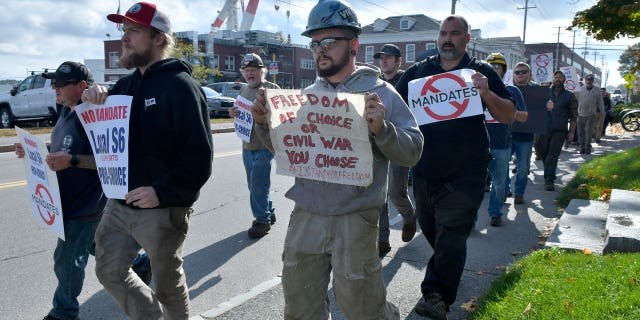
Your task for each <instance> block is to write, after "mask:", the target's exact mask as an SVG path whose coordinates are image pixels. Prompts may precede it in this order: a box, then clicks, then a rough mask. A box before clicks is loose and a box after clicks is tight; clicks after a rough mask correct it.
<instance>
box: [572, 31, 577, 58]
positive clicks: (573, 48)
mask: <svg viewBox="0 0 640 320" xmlns="http://www.w3.org/2000/svg"><path fill="white" fill-rule="evenodd" d="M576 31H578V30H575V29H573V44H572V45H571V65H572V66H573V53H574V52H575V50H576Z"/></svg>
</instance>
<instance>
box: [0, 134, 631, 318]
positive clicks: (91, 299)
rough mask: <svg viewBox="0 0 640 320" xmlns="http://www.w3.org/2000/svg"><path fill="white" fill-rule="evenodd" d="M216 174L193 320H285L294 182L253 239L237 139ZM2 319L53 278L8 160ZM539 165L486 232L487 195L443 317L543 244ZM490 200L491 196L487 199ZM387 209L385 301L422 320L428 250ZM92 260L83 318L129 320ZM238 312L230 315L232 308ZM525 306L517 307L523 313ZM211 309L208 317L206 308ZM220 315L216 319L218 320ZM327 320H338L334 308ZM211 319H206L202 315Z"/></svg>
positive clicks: (37, 297)
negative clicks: (284, 258) (285, 258)
mask: <svg viewBox="0 0 640 320" xmlns="http://www.w3.org/2000/svg"><path fill="white" fill-rule="evenodd" d="M213 138H214V145H215V154H216V155H215V157H214V159H213V168H214V176H213V177H212V178H211V179H210V180H209V181H208V182H207V184H206V185H205V186H204V188H203V189H202V192H201V197H200V199H199V200H198V201H197V202H196V204H195V205H194V209H195V212H194V214H193V216H192V218H191V223H190V230H189V234H188V237H187V240H186V245H185V271H186V274H187V283H188V285H189V288H190V296H191V306H192V313H191V316H192V319H201V318H200V317H199V315H207V316H210V318H213V319H236V320H244V319H282V311H283V308H284V302H283V299H282V288H281V286H280V285H279V284H278V283H279V277H278V276H279V274H280V272H281V267H282V263H281V252H282V246H283V239H284V235H285V231H286V226H287V224H288V216H289V213H290V212H291V210H292V208H293V203H292V202H291V201H289V200H287V199H285V198H284V193H285V192H286V190H287V189H288V188H289V187H290V185H291V184H292V182H293V179H292V178H290V177H283V176H278V175H275V173H274V174H273V175H272V198H273V200H274V202H275V205H276V208H277V211H276V214H277V217H278V221H277V223H276V224H275V225H274V226H273V228H272V231H271V233H270V234H269V235H267V236H266V237H265V238H263V239H260V240H250V239H249V238H248V237H247V235H246V230H247V228H248V227H249V226H250V224H251V220H252V216H251V213H250V210H249V201H248V191H247V189H246V183H245V174H244V168H243V165H242V158H241V153H240V152H241V150H240V141H239V140H238V139H237V138H235V136H234V134H233V133H223V134H215V135H213ZM603 141H604V142H603V143H602V144H601V145H594V154H593V156H596V155H599V154H603V153H609V152H617V151H618V150H620V149H623V148H628V147H631V146H638V136H613V137H610V136H608V137H605V138H604V139H603ZM575 151H576V150H575V149H574V148H573V147H571V148H570V149H568V150H565V152H563V154H562V156H561V160H560V165H559V168H558V177H559V181H558V183H559V184H564V183H566V182H568V181H569V179H570V178H571V177H572V176H573V173H574V172H575V170H576V169H577V168H578V166H579V165H580V164H582V163H583V162H584V161H585V160H588V159H589V158H591V157H593V156H580V155H578V154H576V152H575ZM0 168H2V169H1V170H0V219H2V221H3V223H1V224H0V237H1V239H2V240H1V241H2V243H3V244H4V246H2V247H1V248H0V274H1V275H2V277H1V278H0V287H1V288H3V290H2V293H0V319H38V318H41V317H43V316H44V315H45V314H46V313H47V311H48V310H49V308H50V305H51V297H52V293H53V291H54V289H55V284H56V280H55V277H54V275H53V272H52V265H53V262H52V256H53V249H54V247H55V243H56V238H55V236H54V235H53V234H52V233H50V232H48V231H47V230H44V229H43V228H42V227H41V226H40V225H38V223H37V222H36V220H35V219H34V218H33V217H32V214H31V211H30V207H29V204H28V202H27V192H26V185H25V184H24V182H21V181H23V180H24V168H23V167H22V163H21V162H20V161H19V160H17V159H16V158H15V156H14V154H13V153H0ZM542 173H543V172H542V164H541V162H540V161H532V167H531V175H530V176H529V177H530V182H529V186H528V188H527V192H526V194H525V201H526V203H525V204H524V205H518V206H514V205H513V199H512V198H509V199H508V200H507V203H505V208H504V209H503V212H506V216H505V217H506V219H505V223H504V225H503V226H502V227H499V228H494V227H489V226H488V220H489V219H488V217H487V209H486V205H487V203H486V202H487V199H486V198H487V197H485V200H484V202H483V204H482V207H481V208H480V211H479V220H478V223H477V227H476V230H475V231H473V233H472V234H471V236H470V238H469V241H468V259H467V263H466V266H465V270H464V273H463V275H462V281H461V284H460V290H459V294H458V299H457V301H456V303H455V304H454V305H452V308H451V312H450V314H449V319H466V318H467V312H466V311H465V309H464V308H463V307H464V306H466V305H468V302H470V301H473V300H474V299H476V298H477V297H479V296H480V295H481V294H482V292H483V291H484V290H486V289H487V288H488V287H489V286H490V283H491V281H493V280H494V279H495V278H497V277H498V276H499V275H500V274H501V273H502V272H503V271H502V270H503V269H504V267H505V266H507V265H508V264H509V263H511V262H513V261H514V260H516V259H518V258H519V257H521V256H522V255H524V254H526V253H528V252H530V251H531V250H535V249H537V248H539V242H540V241H541V238H540V236H541V235H544V234H545V233H547V232H549V228H550V227H551V226H553V225H554V224H555V221H556V219H557V212H556V206H555V204H554V199H555V196H556V195H557V191H554V192H548V191H544V190H543V179H542ZM487 195H488V193H487ZM395 215H396V212H395V210H392V223H393V222H398V224H396V225H394V226H392V232H391V245H392V247H393V248H392V251H391V252H390V253H389V254H388V255H387V256H386V257H385V258H384V259H383V268H384V269H383V274H384V277H385V281H386V283H387V290H388V299H389V300H390V301H391V302H393V303H394V304H396V305H397V306H398V307H399V309H400V315H401V318H402V319H423V318H421V317H419V316H417V315H416V314H415V313H413V312H412V308H413V306H414V305H415V303H416V302H417V301H418V300H419V299H420V290H419V285H420V282H421V281H422V278H423V275H424V270H425V267H426V262H427V259H428V257H430V255H431V253H432V251H431V249H430V248H429V246H428V245H427V243H426V241H425V239H424V237H423V236H422V235H417V236H416V237H415V238H414V239H413V240H412V241H411V242H410V243H408V244H405V243H403V242H402V241H401V240H400V233H401V230H400V227H401V226H400V225H401V223H399V222H400V219H399V218H398V217H396V216H395ZM94 266H95V265H94V261H93V259H90V263H89V266H88V268H87V270H88V273H87V277H86V281H85V286H84V290H83V292H82V294H81V296H80V303H81V314H80V317H81V318H82V319H109V320H111V319H115V320H118V319H125V317H124V315H123V314H122V313H121V312H120V311H119V308H118V307H117V305H116V304H115V303H114V301H113V300H112V299H111V297H110V296H109V294H108V293H107V292H105V291H104V290H103V289H102V286H101V285H100V284H99V283H98V281H97V280H96V278H95V275H94V274H93V271H92V270H93V268H94ZM234 307H235V308H234ZM524 307H525V306H523V309H524ZM212 309H213V310H212ZM219 311H220V312H222V313H221V314H219ZM332 312H333V319H334V320H336V319H343V316H342V315H341V313H340V312H339V310H338V309H337V308H336V304H335V303H332ZM207 318H209V317H207Z"/></svg>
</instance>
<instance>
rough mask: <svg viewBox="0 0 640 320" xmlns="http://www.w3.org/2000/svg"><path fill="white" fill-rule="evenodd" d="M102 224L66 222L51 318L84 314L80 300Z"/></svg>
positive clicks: (56, 264) (55, 264)
mask: <svg viewBox="0 0 640 320" xmlns="http://www.w3.org/2000/svg"><path fill="white" fill-rule="evenodd" d="M99 222H100V221H82V220H65V221H64V236H65V239H66V241H62V240H61V239H58V245H57V246H56V250H55V251H54V253H53V271H54V272H55V274H56V278H57V279H58V286H57V288H56V291H55V293H54V295H53V308H52V309H51V311H49V315H50V316H52V317H56V318H58V319H61V320H68V319H75V318H76V317H77V316H78V313H79V311H80V305H79V303H78V296H79V295H80V292H82V285H83V283H84V274H85V270H84V269H85V267H86V266H87V259H88V257H89V250H90V249H91V246H92V245H93V238H94V236H95V233H96V228H97V227H98V223H99Z"/></svg>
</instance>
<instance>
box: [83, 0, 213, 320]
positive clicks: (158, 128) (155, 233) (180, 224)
mask: <svg viewBox="0 0 640 320" xmlns="http://www.w3.org/2000/svg"><path fill="white" fill-rule="evenodd" d="M107 19H108V20H110V21H112V22H115V23H122V24H123V31H124V33H123V35H122V54H123V55H122V57H121V58H120V62H121V65H122V66H123V67H125V68H136V70H135V71H134V72H133V73H131V74H129V75H128V76H126V77H124V78H122V79H120V80H119V81H118V82H117V83H116V84H115V85H114V86H113V88H112V89H111V90H110V91H109V92H107V90H106V89H105V88H104V87H102V86H92V87H90V88H89V89H87V90H85V92H84V93H83V95H82V100H83V101H85V102H91V103H93V104H103V103H104V102H105V100H106V98H107V95H109V94H124V95H131V96H133V101H132V103H131V117H130V120H129V129H130V130H129V149H128V152H129V167H128V168H129V172H128V178H129V192H128V193H127V194H126V195H125V199H124V200H119V199H109V202H108V203H107V206H106V208H105V210H104V214H103V217H102V221H101V222H100V224H99V226H98V230H97V231H96V275H97V276H98V279H99V280H100V282H101V283H102V284H103V285H104V287H105V289H107V291H109V293H111V295H112V296H113V297H114V298H115V300H116V301H117V302H118V304H119V305H120V307H121V308H122V309H123V311H124V312H125V313H126V314H127V316H128V317H129V318H132V319H188V317H189V292H188V289H187V284H186V277H185V274H184V270H183V268H182V262H183V259H182V248H183V244H184V240H185V237H186V234H187V229H188V225H189V215H190V212H191V208H190V207H191V205H192V204H193V203H194V202H195V201H196V200H197V199H198V196H199V190H200V188H201V187H202V186H203V185H204V183H205V182H206V181H207V180H208V178H209V176H210V175H211V159H212V156H213V146H212V141H211V129H210V124H209V115H208V112H207V102H206V99H205V96H204V93H203V92H202V88H200V86H199V85H198V84H197V83H196V82H195V81H194V80H193V78H192V77H191V70H192V68H191V65H189V64H188V63H186V62H184V61H181V60H177V59H173V58H169V55H170V53H171V51H172V49H173V38H172V37H171V27H170V22H169V18H168V17H167V16H166V15H165V14H164V13H162V12H161V11H160V10H158V9H157V8H156V6H155V5H154V4H150V3H146V2H139V3H136V4H134V5H133V6H132V7H131V8H130V9H129V10H128V11H127V13H126V14H125V15H124V16H123V15H120V14H110V15H108V16H107ZM140 248H143V249H144V250H145V251H146V252H147V254H148V255H149V258H150V260H151V270H152V272H153V281H154V283H155V290H153V289H151V288H150V287H149V286H147V285H145V284H144V283H143V282H142V281H141V280H140V278H139V277H138V276H136V275H135V274H134V273H133V272H132V271H131V268H130V266H131V260H133V258H134V257H135V256H136V253H137V252H138V250H139V249H140ZM163 309H164V310H165V311H166V312H165V311H163Z"/></svg>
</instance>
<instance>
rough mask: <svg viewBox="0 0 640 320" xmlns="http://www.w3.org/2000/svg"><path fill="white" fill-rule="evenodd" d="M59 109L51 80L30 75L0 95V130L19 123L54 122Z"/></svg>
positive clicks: (37, 75) (38, 75)
mask: <svg viewBox="0 0 640 320" xmlns="http://www.w3.org/2000/svg"><path fill="white" fill-rule="evenodd" d="M60 108H61V106H60V105H59V104H57V103H56V93H55V91H53V90H52V89H51V80H50V79H45V78H44V77H42V75H40V74H31V75H30V76H29V77H27V78H26V79H24V80H22V81H21V82H20V83H18V84H17V85H15V86H14V87H13V89H11V91H10V92H5V93H0V128H2V129H5V128H12V127H13V126H14V124H15V123H16V122H19V121H40V120H50V121H53V122H55V120H56V119H57V118H58V112H59V111H60Z"/></svg>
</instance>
